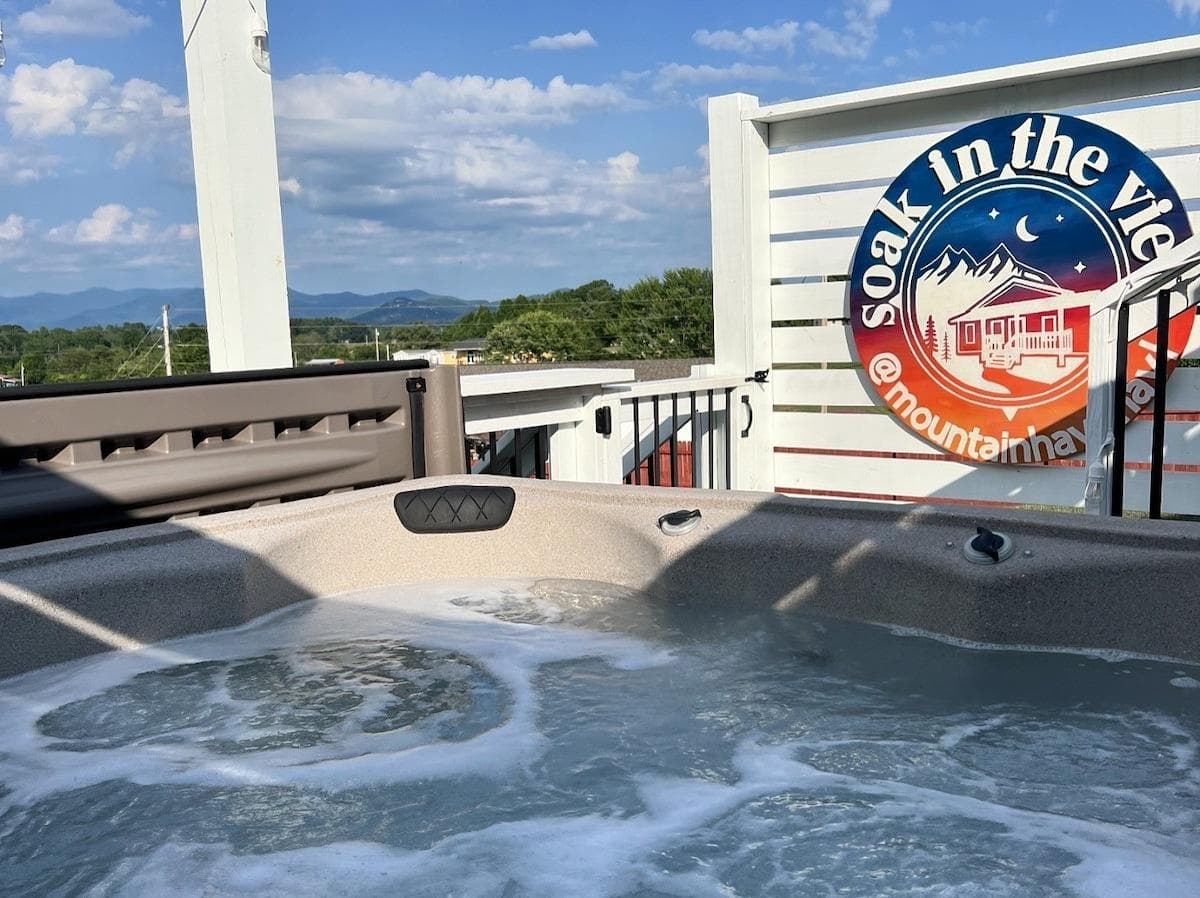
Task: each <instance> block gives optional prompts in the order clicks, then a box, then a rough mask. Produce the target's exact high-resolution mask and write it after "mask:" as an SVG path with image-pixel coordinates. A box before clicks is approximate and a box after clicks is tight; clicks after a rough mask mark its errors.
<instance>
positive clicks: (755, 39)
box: [692, 22, 800, 55]
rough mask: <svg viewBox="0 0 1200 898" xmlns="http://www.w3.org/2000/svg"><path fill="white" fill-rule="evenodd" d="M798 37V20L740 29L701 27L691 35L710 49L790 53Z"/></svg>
mask: <svg viewBox="0 0 1200 898" xmlns="http://www.w3.org/2000/svg"><path fill="white" fill-rule="evenodd" d="M799 37H800V23H799V22H781V23H779V24H778V25H767V26H764V27H762V28H743V29H742V30H741V31H705V30H704V29H703V28H702V29H700V30H699V31H697V32H695V33H694V34H693V35H692V40H694V41H695V42H696V43H697V44H699V45H700V46H701V47H708V48H709V49H711V50H730V51H732V52H734V53H760V52H761V53H766V52H771V51H773V50H785V51H787V53H788V55H791V53H792V51H793V50H794V49H795V46H796V40H797V39H798V38H799Z"/></svg>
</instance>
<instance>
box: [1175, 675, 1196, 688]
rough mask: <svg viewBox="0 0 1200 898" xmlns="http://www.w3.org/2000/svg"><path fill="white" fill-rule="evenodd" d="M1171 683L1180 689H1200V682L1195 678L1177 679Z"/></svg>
mask: <svg viewBox="0 0 1200 898" xmlns="http://www.w3.org/2000/svg"><path fill="white" fill-rule="evenodd" d="M1170 683H1171V685H1172V686H1175V687H1176V688H1178V689H1200V680H1197V679H1196V678H1195V677H1175V678H1173V679H1172V680H1171V681H1170Z"/></svg>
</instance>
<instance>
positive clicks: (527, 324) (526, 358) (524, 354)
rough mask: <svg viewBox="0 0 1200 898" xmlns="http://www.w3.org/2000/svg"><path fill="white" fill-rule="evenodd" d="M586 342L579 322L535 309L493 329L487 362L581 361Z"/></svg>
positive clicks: (488, 336)
mask: <svg viewBox="0 0 1200 898" xmlns="http://www.w3.org/2000/svg"><path fill="white" fill-rule="evenodd" d="M584 342H585V334H584V332H583V329H582V328H581V327H580V326H579V323H578V322H576V321H572V320H571V319H570V318H564V317H563V316H561V315H555V314H553V313H552V312H547V311H545V310H543V309H535V310H534V311H531V312H526V313H525V314H523V315H519V316H518V317H516V318H513V319H512V320H510V321H501V322H500V323H499V324H497V325H496V326H495V327H494V328H492V330H491V332H490V333H489V334H488V335H487V358H488V361H490V362H561V361H566V360H569V359H575V358H578V356H579V353H580V352H581V350H582V348H583V345H584Z"/></svg>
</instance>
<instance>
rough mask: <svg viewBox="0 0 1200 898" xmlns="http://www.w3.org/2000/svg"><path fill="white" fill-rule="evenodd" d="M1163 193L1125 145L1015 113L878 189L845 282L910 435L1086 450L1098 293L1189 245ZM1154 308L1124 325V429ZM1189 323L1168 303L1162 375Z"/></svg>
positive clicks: (1006, 454) (966, 132)
mask: <svg viewBox="0 0 1200 898" xmlns="http://www.w3.org/2000/svg"><path fill="white" fill-rule="evenodd" d="M1191 233H1192V231H1191V227H1190V225H1189V224H1188V217H1187V212H1186V211H1185V210H1184V207H1183V202H1182V201H1181V200H1180V198H1179V195H1178V193H1176V191H1175V188H1174V187H1172V186H1171V183H1170V182H1169V181H1168V180H1167V178H1166V176H1165V175H1164V174H1163V173H1162V171H1161V170H1160V169H1159V168H1158V166H1157V165H1155V164H1154V162H1153V161H1151V160H1150V159H1149V158H1148V157H1147V156H1146V155H1145V154H1144V153H1142V152H1141V151H1140V150H1138V149H1137V148H1136V147H1135V146H1133V144H1131V143H1130V142H1129V141H1127V140H1125V138H1123V137H1121V136H1119V135H1117V134H1114V133H1113V132H1111V131H1108V130H1106V129H1104V128H1101V127H1099V126H1098V125H1094V124H1092V123H1090V122H1087V121H1084V120H1082V119H1076V118H1071V117H1068V116H1063V115H1043V114H1023V115H1011V116H1005V117H1003V118H996V119H991V120H989V121H986V122H980V123H978V124H975V125H971V126H969V127H967V128H964V129H963V130H961V131H959V132H958V133H957V134H954V135H952V136H950V137H947V138H945V139H944V140H942V141H940V142H939V143H937V144H936V145H935V146H933V147H932V148H930V150H929V151H928V152H926V153H925V154H924V155H922V156H921V157H920V158H918V159H917V160H916V161H914V162H913V163H912V164H911V165H909V166H908V168H906V169H905V170H904V171H903V173H901V175H900V177H898V178H897V179H896V180H895V181H894V182H893V183H892V185H891V186H890V187H889V188H888V189H887V192H886V193H885V194H884V198H883V199H882V200H881V201H880V203H879V205H878V206H877V207H876V208H875V211H874V212H872V213H871V217H870V218H869V219H868V222H867V227H866V229H865V230H864V231H863V235H862V237H861V238H860V239H859V242H858V247H857V249H856V250H855V253H854V261H853V265H852V268H851V272H850V315H851V327H852V329H853V332H854V342H855V346H856V348H857V350H858V356H859V358H860V359H861V360H862V363H863V368H864V370H865V372H866V375H867V377H868V378H869V379H870V381H871V383H872V384H873V385H874V387H875V389H876V390H877V392H878V393H879V395H880V397H881V398H882V399H883V401H884V402H885V403H886V404H887V405H888V406H889V408H890V409H891V410H892V411H893V412H894V413H895V414H896V415H897V417H899V419H900V420H901V421H902V422H904V424H905V425H906V426H907V427H908V428H910V429H911V430H913V431H914V432H915V433H917V434H918V435H919V436H921V437H922V438H924V439H926V440H928V441H930V442H932V443H934V444H935V445H937V446H939V447H941V448H943V449H945V450H946V451H948V452H951V453H953V454H955V455H959V456H962V457H963V458H966V459H969V460H971V461H997V462H1014V463H1037V462H1045V461H1050V460H1052V459H1055V458H1064V457H1067V456H1071V455H1075V454H1076V453H1078V452H1080V451H1082V449H1083V448H1084V436H1083V421H1084V415H1085V410H1086V406H1087V381H1088V338H1089V324H1090V317H1091V312H1092V309H1093V308H1094V307H1096V306H1097V297H1098V295H1099V293H1100V291H1102V290H1103V289H1104V288H1106V287H1109V286H1111V285H1112V284H1113V283H1115V282H1116V281H1117V280H1118V279H1119V278H1122V277H1124V276H1126V275H1128V274H1129V273H1130V272H1132V271H1135V270H1136V269H1138V268H1139V267H1140V266H1142V265H1144V264H1145V263H1146V262H1148V261H1150V260H1152V259H1154V258H1156V257H1157V256H1158V255H1159V254H1161V253H1164V252H1166V251H1167V250H1169V249H1170V248H1171V247H1173V246H1175V245H1176V244H1178V243H1180V242H1181V241H1183V240H1184V239H1186V238H1187V237H1190V236H1191ZM1154 316H1155V312H1154V303H1152V302H1151V303H1142V304H1140V305H1138V306H1134V307H1133V310H1132V312H1131V317H1130V330H1129V333H1130V343H1129V371H1128V379H1129V390H1128V394H1127V400H1128V402H1127V406H1128V409H1129V414H1130V415H1135V414H1137V412H1138V411H1140V409H1141V408H1142V407H1143V406H1145V405H1147V404H1148V403H1149V402H1150V401H1151V399H1152V398H1153V396H1154V388H1153V385H1152V372H1153V370H1154V361H1155V358H1154V357H1155V339H1156V333H1155V326H1154V325H1155V317H1154ZM1194 321H1195V313H1194V309H1192V308H1191V307H1189V306H1187V303H1186V300H1184V298H1183V296H1182V294H1179V295H1178V296H1176V297H1175V300H1174V302H1173V307H1172V318H1171V325H1170V331H1169V347H1170V350H1169V355H1170V360H1169V368H1170V369H1174V366H1175V362H1176V360H1177V359H1178V358H1179V356H1180V355H1181V354H1182V353H1183V350H1184V347H1185V346H1186V344H1187V341H1188V338H1189V337H1190V335H1191V330H1192V325H1193V323H1194Z"/></svg>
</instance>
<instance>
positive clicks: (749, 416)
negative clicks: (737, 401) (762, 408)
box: [742, 395, 754, 440]
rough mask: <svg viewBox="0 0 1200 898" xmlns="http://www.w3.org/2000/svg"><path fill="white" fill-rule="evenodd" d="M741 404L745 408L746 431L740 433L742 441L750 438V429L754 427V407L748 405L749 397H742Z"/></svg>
mask: <svg viewBox="0 0 1200 898" xmlns="http://www.w3.org/2000/svg"><path fill="white" fill-rule="evenodd" d="M742 402H743V403H744V404H745V406H746V429H745V430H743V431H742V439H743V440H744V439H745V438H746V437H748V436H750V428H751V427H753V426H754V406H753V405H751V404H750V397H749V396H746V395H743V396H742Z"/></svg>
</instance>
